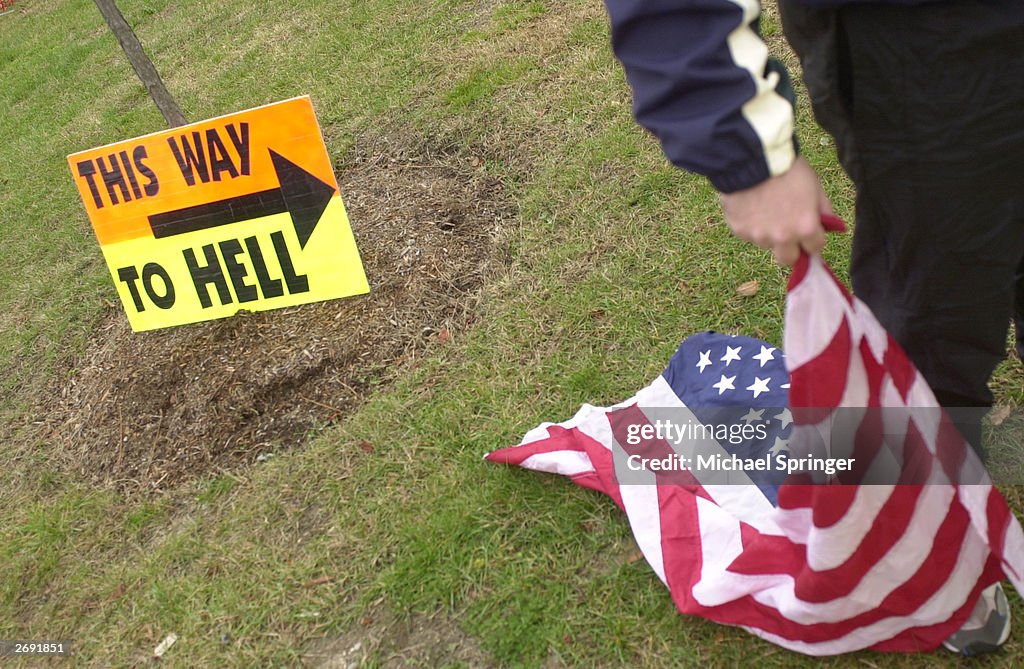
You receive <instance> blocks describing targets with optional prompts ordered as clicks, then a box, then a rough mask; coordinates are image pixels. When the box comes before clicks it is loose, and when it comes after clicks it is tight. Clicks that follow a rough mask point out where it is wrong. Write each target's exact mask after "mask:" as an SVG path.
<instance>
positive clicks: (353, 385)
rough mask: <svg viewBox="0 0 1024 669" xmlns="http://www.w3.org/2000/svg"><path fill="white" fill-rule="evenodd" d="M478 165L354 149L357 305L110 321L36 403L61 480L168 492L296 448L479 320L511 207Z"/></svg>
mask: <svg viewBox="0 0 1024 669" xmlns="http://www.w3.org/2000/svg"><path fill="white" fill-rule="evenodd" d="M481 166H482V161H481V160H480V159H479V158H476V157H473V156H466V155H460V154H458V153H454V152H445V151H430V150H427V149H424V148H422V147H416V148H410V147H408V146H405V147H402V146H396V145H395V144H393V143H391V142H390V141H388V140H385V139H377V140H363V141H360V142H357V144H356V146H355V148H353V149H352V151H350V152H349V158H348V159H347V161H346V164H345V165H342V166H336V169H335V171H336V173H337V176H338V183H339V187H340V191H341V194H342V197H343V199H344V201H345V205H346V208H347V210H348V214H349V218H350V221H351V224H352V229H353V232H354V234H355V237H356V241H357V243H358V245H359V249H360V253H361V254H362V259H363V263H364V265H365V268H366V273H367V276H368V278H369V281H370V294H369V295H366V296H360V297H354V298H347V299H344V300H334V301H330V302H322V303H317V304H311V305H304V306H302V307H297V308H291V309H285V310H276V311H268V312H259V313H242V314H239V315H237V316H235V317H232V318H228V319H224V320H219V321H212V322H209V323H201V324H197V325H189V326H183V327H177V328H172V329H168V330H160V331H155V332H149V333H141V334H133V333H132V332H131V330H130V328H129V326H128V323H127V320H126V318H125V316H124V314H123V313H122V311H121V307H120V306H117V307H116V308H112V309H111V311H110V314H109V315H108V317H107V318H106V319H105V321H104V322H103V324H102V325H101V327H100V328H99V330H98V331H97V332H96V334H95V336H94V338H93V340H92V342H91V344H90V345H89V347H88V350H87V352H86V354H85V356H84V358H83V359H81V360H79V361H77V362H76V363H75V365H74V368H75V369H76V370H77V371H76V373H75V374H74V376H73V377H71V379H70V381H69V382H68V383H66V385H63V386H62V387H56V388H53V391H52V392H51V393H49V394H48V396H47V397H45V398H42V399H41V400H40V401H39V406H38V408H37V413H36V415H39V416H45V417H46V418H45V420H46V422H47V423H48V426H49V428H50V434H51V440H52V441H53V442H54V443H55V445H56V446H57V447H58V449H59V451H60V453H61V457H60V460H61V461H62V462H63V463H64V465H65V466H66V467H67V468H68V469H71V470H73V471H76V472H77V473H79V474H82V475H84V476H85V477H87V478H88V479H91V480H95V481H103V482H108V483H110V482H114V483H116V484H117V485H118V486H119V487H122V488H124V489H130V490H132V489H133V490H137V491H138V490H147V491H154V490H162V489H167V488H170V487H173V486H175V485H176V484H178V483H180V482H182V481H184V480H187V479H190V478H193V477H197V476H202V475H205V474H208V473H210V472H211V471H217V470H221V469H225V468H230V467H232V466H236V465H238V464H239V463H243V462H252V461H254V460H256V459H258V458H260V457H261V456H264V457H265V455H264V454H266V453H272V452H274V451H278V450H281V449H287V448H292V447H294V446H296V445H297V444H300V443H301V442H302V441H303V440H304V439H305V438H306V437H307V436H308V435H309V434H310V433H311V431H313V430H315V429H317V428H320V427H322V426H323V425H325V424H329V423H331V422H333V421H336V420H338V419H340V418H342V417H344V416H345V415H347V414H348V413H350V412H351V411H352V410H353V408H354V407H355V406H356V405H358V404H359V403H360V401H361V400H362V399H363V398H364V397H366V395H367V394H368V393H370V392H372V391H373V390H374V389H376V388H378V387H380V386H381V385H382V384H384V383H387V382H388V381H389V380H390V379H392V378H394V377H395V375H396V373H398V372H399V370H401V369H403V368H405V367H406V366H407V365H410V364H414V363H415V360H416V358H417V357H418V356H421V355H422V354H423V353H424V351H426V350H427V349H428V348H430V347H435V346H442V345H444V343H445V342H446V341H447V340H448V339H449V338H450V336H451V333H452V332H454V331H458V330H459V329H462V328H464V327H466V326H467V325H468V324H469V323H470V322H471V320H472V318H473V312H474V309H475V301H476V297H477V295H478V291H479V288H480V286H481V284H482V282H483V281H484V278H485V276H487V274H488V272H489V268H490V266H491V264H492V261H493V258H494V255H495V254H494V247H495V236H496V234H495V233H496V230H498V229H499V228H500V226H501V224H502V221H504V220H506V219H508V218H509V217H510V211H511V210H510V207H509V205H508V204H507V202H506V199H505V198H504V197H503V193H502V186H501V184H500V183H498V182H497V181H496V180H494V179H493V178H490V177H488V176H486V175H485V174H484V172H483V171H482V169H481Z"/></svg>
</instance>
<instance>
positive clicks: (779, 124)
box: [605, 0, 796, 193]
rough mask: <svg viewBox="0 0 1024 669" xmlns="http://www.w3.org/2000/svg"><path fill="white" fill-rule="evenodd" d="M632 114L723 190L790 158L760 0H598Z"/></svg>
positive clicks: (788, 129) (760, 177)
mask: <svg viewBox="0 0 1024 669" xmlns="http://www.w3.org/2000/svg"><path fill="white" fill-rule="evenodd" d="M605 5H606V6H607V8H608V14H609V16H610V17H611V26H612V48H613V50H614V51H615V55H616V56H617V57H618V58H619V60H620V61H621V62H622V65H623V67H624V68H625V71H626V79H627V80H628V81H629V84H630V87H631V88H632V89H633V113H634V115H635V116H636V119H637V121H638V122H639V123H640V124H641V125H642V126H644V127H645V128H647V129H648V130H650V131H651V132H652V133H654V135H655V136H657V138H658V139H659V140H660V141H661V145H662V148H663V149H664V151H665V155H667V156H668V158H669V160H671V161H672V162H673V163H674V164H675V165H678V166H679V167H682V168H684V169H686V170H690V171H692V172H697V173H699V174H703V175H705V176H707V177H708V178H709V179H710V180H711V183H712V184H713V185H714V186H715V187H716V188H717V189H718V190H719V191H721V192H726V193H728V192H733V191H737V190H743V189H745V188H749V187H751V186H754V185H756V184H758V183H760V182H762V181H764V180H765V179H768V178H769V177H770V176H774V175H777V174H781V173H783V172H785V171H786V170H788V169H789V167H790V166H791V165H792V164H793V160H794V158H795V157H796V144H795V142H794V139H793V96H792V90H791V88H790V87H789V79H788V77H787V76H786V72H785V68H783V67H782V65H781V64H780V63H778V62H777V61H774V60H770V59H769V58H768V48H767V46H765V44H764V42H763V41H762V40H761V38H760V37H759V36H758V34H757V32H756V25H757V20H758V16H759V13H760V4H759V2H758V0H605Z"/></svg>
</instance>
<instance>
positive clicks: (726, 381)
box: [711, 374, 736, 395]
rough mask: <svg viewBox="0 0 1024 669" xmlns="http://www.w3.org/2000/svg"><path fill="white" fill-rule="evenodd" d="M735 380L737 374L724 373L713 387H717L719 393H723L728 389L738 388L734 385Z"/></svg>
mask: <svg viewBox="0 0 1024 669" xmlns="http://www.w3.org/2000/svg"><path fill="white" fill-rule="evenodd" d="M735 380H736V377H735V376H726V375H725V374H722V379H721V380H720V381H719V382H718V383H716V384H714V385H713V386H711V387H712V388H714V389H716V390H717V391H718V394H719V395H721V394H722V393H724V392H725V391H726V390H736V386H734V385H732V383H733V381H735Z"/></svg>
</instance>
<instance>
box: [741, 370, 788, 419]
mask: <svg viewBox="0 0 1024 669" xmlns="http://www.w3.org/2000/svg"><path fill="white" fill-rule="evenodd" d="M769 381H771V377H769V378H767V379H762V378H761V377H759V376H755V377H754V382H753V383H752V384H750V385H749V386H747V390H749V391H752V392H753V393H754V399H757V398H758V397H759V396H760V395H761V393H766V392H768V382H769ZM783 427H785V426H783Z"/></svg>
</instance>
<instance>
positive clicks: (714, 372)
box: [662, 330, 793, 506]
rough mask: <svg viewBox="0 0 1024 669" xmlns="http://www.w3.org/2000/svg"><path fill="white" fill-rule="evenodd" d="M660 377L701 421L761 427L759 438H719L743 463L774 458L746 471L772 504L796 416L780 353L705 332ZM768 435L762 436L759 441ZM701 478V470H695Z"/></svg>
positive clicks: (678, 353)
mask: <svg viewBox="0 0 1024 669" xmlns="http://www.w3.org/2000/svg"><path fill="white" fill-rule="evenodd" d="M662 377H663V378H664V379H665V381H667V382H668V384H669V385H670V386H671V387H672V390H673V391H674V392H675V393H676V395H678V397H679V399H680V400H681V401H682V403H683V404H684V405H686V406H687V407H688V408H689V409H690V411H692V412H693V414H694V416H696V418H697V419H698V420H700V422H701V423H703V424H704V425H706V426H708V427H709V428H716V427H718V426H734V425H736V426H741V425H751V426H755V427H757V426H763V428H764V429H763V431H762V430H758V433H757V435H756V436H755V437H753V438H750V439H744V440H742V441H739V443H734V442H736V441H738V440H729V439H719V440H718V441H719V444H720V445H721V447H722V448H723V449H725V450H726V451H727V452H728V453H729V454H730V455H735V456H736V457H738V458H740V459H742V460H764V459H765V458H770V460H771V462H772V464H773V467H772V468H769V469H768V470H766V471H757V470H748V471H747V472H746V473H747V475H748V476H749V477H750V479H751V481H752V482H753V483H755V484H756V485H757V487H758V488H759V489H760V490H761V492H762V493H763V494H764V496H765V497H767V498H768V501H770V502H771V503H772V505H773V506H774V505H775V504H776V501H777V491H778V487H779V485H781V484H782V482H783V480H784V479H785V477H786V473H785V472H784V471H780V469H779V468H778V467H775V466H774V465H775V463H776V462H777V458H778V456H779V455H781V456H782V457H783V458H785V457H786V455H787V454H788V452H789V438H790V433H791V431H792V428H791V426H792V422H793V416H792V414H791V413H790V411H789V408H788V407H789V399H788V398H789V373H788V372H787V371H786V362H785V356H784V355H783V353H782V351H780V350H779V349H777V348H775V347H774V346H772V345H770V344H768V343H767V342H764V341H761V340H760V339H754V338H753V337H737V336H732V335H726V334H722V333H720V332H714V331H710V330H709V331H707V332H701V333H698V334H695V335H693V336H691V337H689V338H687V339H686V341H684V342H683V343H682V344H681V345H680V346H679V349H678V350H677V351H676V353H675V355H673V356H672V360H671V361H669V365H668V368H667V369H666V370H665V371H664V372H663V373H662ZM761 434H764V435H765V436H764V438H761ZM694 475H695V476H696V477H697V478H698V479H700V472H699V471H696V472H694Z"/></svg>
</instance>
